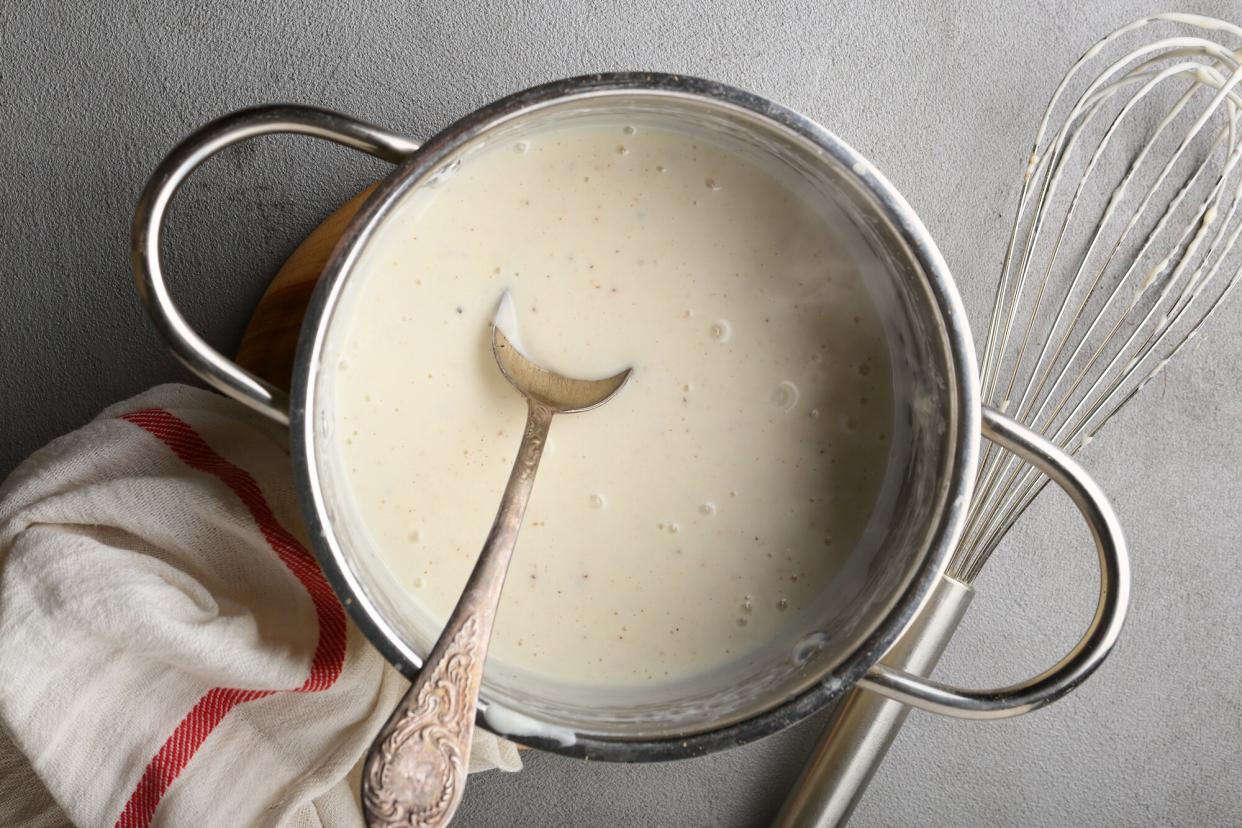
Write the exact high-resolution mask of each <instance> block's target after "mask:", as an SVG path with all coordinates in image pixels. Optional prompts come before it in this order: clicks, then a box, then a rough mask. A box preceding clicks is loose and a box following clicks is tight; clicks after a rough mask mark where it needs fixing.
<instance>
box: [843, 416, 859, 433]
mask: <svg viewBox="0 0 1242 828" xmlns="http://www.w3.org/2000/svg"><path fill="white" fill-rule="evenodd" d="M857 428H858V420H856V419H855V418H853V417H846V418H845V430H846V431H854V430H855V429H857Z"/></svg>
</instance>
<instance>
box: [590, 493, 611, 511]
mask: <svg viewBox="0 0 1242 828" xmlns="http://www.w3.org/2000/svg"><path fill="white" fill-rule="evenodd" d="M587 505H588V506H590V507H591V508H592V509H603V508H604V507H605V506H607V505H608V501H606V500H604V496H603V495H602V494H600V493H598V492H596V493H595V494H592V495H591V496H590V497H588V498H587Z"/></svg>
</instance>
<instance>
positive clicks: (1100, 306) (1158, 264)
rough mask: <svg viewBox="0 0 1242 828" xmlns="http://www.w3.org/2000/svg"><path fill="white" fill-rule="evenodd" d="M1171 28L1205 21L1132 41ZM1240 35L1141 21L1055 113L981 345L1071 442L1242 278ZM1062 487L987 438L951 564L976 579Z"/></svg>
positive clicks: (1033, 165)
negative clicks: (1028, 515) (1240, 245)
mask: <svg viewBox="0 0 1242 828" xmlns="http://www.w3.org/2000/svg"><path fill="white" fill-rule="evenodd" d="M1170 25H1171V26H1175V27H1178V28H1179V29H1181V30H1182V31H1183V32H1184V31H1185V30H1190V31H1191V32H1193V33H1191V34H1186V33H1179V34H1177V35H1173V36H1167V37H1163V38H1160V39H1156V40H1151V41H1148V42H1145V43H1143V44H1142V45H1140V46H1138V47H1137V48H1134V49H1132V50H1130V51H1124V50H1123V49H1122V48H1121V47H1122V43H1123V42H1124V41H1125V40H1127V39H1128V38H1129V37H1131V36H1133V35H1134V33H1136V32H1139V31H1140V30H1144V29H1146V28H1148V27H1152V26H1170ZM1207 34H1211V35H1217V36H1219V35H1221V34H1223V35H1225V36H1227V37H1230V38H1234V39H1236V41H1237V42H1234V43H1233V44H1232V46H1227V45H1223V44H1221V43H1218V42H1216V40H1214V39H1210V38H1209V37H1206V36H1205V35H1207ZM1239 46H1242V28H1239V27H1237V26H1233V25H1231V24H1228V23H1225V22H1223V21H1219V20H1214V19H1211V18H1206V17H1198V16H1195V15H1185V14H1161V15H1156V16H1153V17H1149V18H1145V19H1143V20H1140V21H1137V22H1135V23H1133V24H1131V25H1129V26H1126V27H1125V28H1123V29H1120V30H1118V31H1116V32H1114V33H1113V34H1110V35H1109V36H1107V37H1105V38H1104V39H1102V40H1101V41H1099V42H1098V43H1097V44H1096V45H1095V46H1093V47H1091V49H1089V50H1088V51H1087V52H1086V53H1085V54H1084V55H1083V57H1082V58H1081V59H1080V60H1079V61H1078V62H1077V63H1076V64H1075V65H1074V66H1073V67H1072V68H1071V69H1070V71H1069V73H1068V74H1067V75H1066V76H1065V78H1064V80H1062V82H1061V84H1060V85H1059V86H1058V87H1057V90H1056V92H1055V93H1054V94H1053V97H1052V100H1051V102H1050V103H1049V106H1048V110H1047V112H1046V113H1045V114H1044V118H1043V120H1042V122H1041V123H1040V126H1039V130H1038V132H1037V133H1036V138H1035V143H1034V147H1033V148H1032V151H1031V156H1030V161H1029V163H1028V165H1027V168H1026V173H1025V176H1024V181H1023V185H1022V190H1021V194H1020V196H1019V199H1018V210H1017V213H1016V215H1015V217H1014V224H1013V231H1012V235H1011V237H1010V241H1009V246H1008V249H1007V251H1006V254H1005V260H1004V265H1003V268H1002V271H1001V278H1000V282H999V284H998V285H997V290H996V298H995V303H994V306H993V310H992V317H991V321H990V323H989V325H988V331H987V339H986V341H985V345H984V348H983V355H984V356H983V365H982V377H981V380H982V392H983V399H984V401H985V402H987V403H988V404H990V405H993V406H994V407H996V408H999V409H1000V410H1001V411H1003V412H1005V413H1007V414H1008V415H1009V416H1010V417H1013V418H1014V419H1016V420H1018V421H1019V422H1021V423H1023V424H1025V425H1026V426H1028V427H1029V428H1032V429H1034V430H1035V431H1037V432H1040V433H1041V434H1043V435H1044V436H1045V437H1047V438H1048V439H1050V440H1051V441H1052V442H1054V443H1056V444H1057V445H1059V446H1061V447H1063V448H1065V449H1067V450H1068V451H1070V452H1071V453H1076V452H1078V451H1079V450H1081V449H1082V448H1083V447H1084V446H1086V445H1087V444H1088V443H1089V442H1090V441H1091V439H1092V438H1093V437H1094V436H1095V434H1096V433H1097V432H1098V431H1099V430H1100V428H1101V427H1102V426H1103V425H1104V424H1105V423H1107V422H1108V421H1109V420H1110V419H1111V418H1112V417H1113V416H1114V415H1115V414H1116V413H1117V412H1118V411H1119V410H1120V409H1121V408H1122V407H1123V406H1125V405H1126V404H1127V403H1128V402H1129V401H1130V400H1131V399H1133V398H1134V396H1135V395H1136V394H1138V392H1139V391H1141V390H1142V389H1143V387H1144V386H1146V385H1147V384H1148V383H1149V382H1151V380H1152V379H1153V378H1154V377H1155V376H1157V375H1158V374H1159V373H1160V371H1161V370H1163V368H1164V367H1165V365H1166V364H1167V363H1168V361H1169V359H1170V357H1172V356H1173V354H1175V353H1176V352H1177V351H1178V350H1179V349H1181V348H1182V347H1183V346H1184V345H1186V344H1187V343H1188V342H1190V341H1191V340H1192V339H1193V338H1194V337H1195V335H1196V334H1197V333H1198V332H1199V329H1200V327H1201V326H1202V325H1203V323H1204V322H1205V321H1206V320H1207V319H1208V317H1210V316H1211V315H1212V314H1213V313H1214V312H1215V311H1216V309H1217V308H1218V307H1220V304H1221V302H1222V301H1223V300H1224V298H1225V297H1226V295H1228V294H1229V292H1230V291H1232V290H1233V288H1234V286H1235V285H1236V284H1237V282H1238V278H1239V275H1242V269H1239V261H1238V258H1239V257H1238V256H1237V255H1236V254H1237V250H1236V242H1237V240H1238V236H1239V233H1240V232H1242V221H1239V220H1238V219H1239V209H1238V208H1239V201H1242V164H1240V163H1239V158H1242V131H1240V130H1239V123H1238V119H1239V117H1240V116H1242V96H1240V93H1239V89H1238V85H1239V81H1240V80H1242V51H1235V50H1238V49H1239ZM1119 52H1120V54H1118V53H1119ZM1101 65H1102V66H1103V67H1104V68H1103V69H1102V71H1101V72H1100V74H1099V75H1097V76H1096V77H1094V79H1091V80H1090V81H1089V82H1086V83H1085V86H1083V82H1082V78H1083V77H1084V76H1086V75H1087V69H1088V68H1089V67H1093V66H1101ZM1076 87H1081V89H1080V91H1078V93H1077V97H1073V92H1072V91H1071V90H1073V89H1075V88H1076ZM1056 123H1060V124H1061V126H1059V127H1057V128H1055V130H1054V129H1052V128H1050V126H1049V125H1050V124H1056ZM1046 483H1047V480H1046V479H1045V478H1043V477H1041V476H1040V475H1039V474H1038V473H1037V472H1035V471H1034V470H1033V469H1032V468H1031V467H1029V466H1026V465H1023V464H1021V463H1019V462H1017V461H1016V460H1014V459H1013V457H1012V455H1007V454H1005V453H1003V452H1000V451H997V450H995V449H994V447H992V446H991V445H988V446H987V447H986V449H985V450H984V453H983V456H982V459H981V462H980V468H979V477H978V483H977V485H976V490H975V499H974V500H973V502H972V504H971V509H970V511H969V514H968V517H967V523H966V529H965V533H964V535H963V538H962V541H961V543H960V544H959V546H958V549H957V551H956V552H955V553H954V556H953V559H952V562H951V563H950V570H949V574H950V575H952V576H954V577H956V578H958V579H959V580H962V581H965V582H967V583H970V582H972V581H973V580H974V579H975V577H976V576H977V575H978V574H979V571H980V568H981V567H982V566H983V565H984V564H985V563H986V562H987V560H988V557H989V556H990V555H991V553H992V552H993V551H994V550H995V549H996V547H997V546H998V544H999V543H1000V541H1001V539H1002V538H1003V537H1004V536H1005V534H1006V533H1007V532H1008V531H1009V529H1010V528H1011V527H1012V526H1013V525H1014V522H1015V521H1016V520H1017V519H1018V517H1019V516H1020V515H1021V514H1022V513H1023V511H1025V510H1026V508H1027V507H1028V506H1029V505H1030V504H1031V502H1032V501H1033V500H1034V499H1035V497H1036V496H1037V495H1038V494H1039V492H1040V491H1041V490H1042V489H1043V487H1044V486H1045V485H1046Z"/></svg>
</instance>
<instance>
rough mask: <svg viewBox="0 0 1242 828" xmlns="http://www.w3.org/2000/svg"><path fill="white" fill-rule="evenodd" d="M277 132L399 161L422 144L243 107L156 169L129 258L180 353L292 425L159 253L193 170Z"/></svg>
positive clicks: (145, 297) (342, 119)
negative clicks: (221, 346)
mask: <svg viewBox="0 0 1242 828" xmlns="http://www.w3.org/2000/svg"><path fill="white" fill-rule="evenodd" d="M280 132H284V133H295V134H298V135H310V136H312V137H315V138H323V139H326V140H328V141H332V142H333V143H336V144H341V145H342V146H346V147H352V148H354V149H357V150H361V151H363V152H365V153H368V154H370V155H374V156H375V157H377V158H382V159H384V160H385V161H391V162H392V163H394V164H396V163H398V162H400V161H401V160H402V159H404V158H405V157H406V156H408V155H409V154H410V153H412V152H414V151H415V150H416V149H418V144H416V143H414V142H413V141H411V140H409V139H408V138H403V137H401V136H400V135H396V134H393V133H391V132H387V131H385V130H383V129H380V128H379V127H376V126H372V125H371V124H367V123H364V122H362V121H358V120H355V119H353V118H350V117H347V116H345V115H341V114H338V113H336V112H329V111H328V110H326V109H317V108H315V107H311V106H296V105H292V104H277V105H272V106H259V107H254V108H252V109H242V110H239V111H237V112H234V113H232V114H231V115H226V116H224V117H223V118H220V119H218V120H215V121H212V122H211V123H209V124H207V125H206V126H204V127H203V128H202V129H199V130H198V131H197V132H195V133H193V134H192V135H190V136H189V137H188V138H186V139H185V140H184V141H182V142H181V143H180V144H178V145H177V147H176V148H175V149H174V150H173V151H172V152H170V153H169V154H168V157H167V158H165V159H164V161H163V162H162V163H161V164H160V165H159V167H157V168H156V170H155V172H154V173H152V175H151V178H150V180H148V181H147V186H146V187H145V188H143V191H142V195H141V197H139V199H138V206H137V208H136V209H135V211H134V225H133V232H132V236H131V242H130V259H131V263H132V266H133V270H134V281H135V282H136V283H137V286H138V296H139V297H140V298H141V299H142V303H143V304H144V305H145V306H146V309H147V313H148V314H149V315H150V316H151V319H152V321H154V322H155V327H156V328H157V329H158V330H159V332H160V335H161V336H163V337H164V339H165V340H166V341H167V342H168V344H169V346H170V347H171V348H172V351H173V353H174V354H175V355H176V357H177V358H178V359H179V360H181V362H182V363H184V364H185V366H186V367H187V368H189V369H190V370H191V371H193V372H194V373H195V374H197V375H198V376H199V377H201V378H202V379H203V380H204V381H206V382H207V383H208V384H209V385H211V386H213V387H214V388H216V389H218V390H219V391H222V392H223V393H225V394H227V395H228V396H230V397H232V398H233V399H235V400H238V401H239V402H242V403H244V404H246V405H248V406H250V407H251V408H253V409H255V410H256V411H259V412H260V413H262V414H265V415H267V416H268V417H271V418H272V419H273V420H276V421H277V422H278V423H281V424H283V425H288V424H289V397H288V395H287V394H285V392H284V391H282V390H281V389H279V388H277V387H275V386H274V385H271V384H270V383H267V382H264V381H263V380H261V379H259V378H258V377H256V376H254V375H253V374H251V373H250V372H248V371H246V370H245V369H243V368H242V367H240V366H239V365H237V363H235V362H233V361H232V360H230V359H229V358H227V357H225V356H224V355H223V354H221V353H220V352H219V351H217V350H216V349H214V348H212V347H211V346H210V345H208V344H207V343H206V342H205V341H204V340H203V338H202V337H201V336H199V335H198V333H197V332H196V331H195V330H194V329H193V328H191V327H190V324H189V323H188V322H187V321H186V320H185V317H183V316H182V315H181V312H180V311H179V310H178V309H177V305H176V303H175V302H173V299H172V295H171V294H169V292H168V285H167V283H166V282H165V281H164V269H163V263H162V260H161V257H160V233H161V231H162V230H163V226H164V214H165V213H166V212H167V211H168V205H169V203H170V202H171V201H172V198H173V196H174V195H176V193H177V190H178V189H180V187H181V185H182V183H184V182H185V180H186V179H187V178H188V177H189V176H190V173H192V172H194V170H195V169H196V168H197V167H198V165H199V164H202V163H203V162H204V161H206V160H207V159H208V158H210V157H211V156H213V155H215V154H216V153H217V152H219V151H220V150H222V149H224V148H225V147H228V146H231V145H233V144H237V143H240V142H241V141H245V140H247V139H249V138H255V137H258V136H260V135H270V134H272V133H280Z"/></svg>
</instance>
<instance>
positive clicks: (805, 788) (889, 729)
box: [772, 576, 975, 828]
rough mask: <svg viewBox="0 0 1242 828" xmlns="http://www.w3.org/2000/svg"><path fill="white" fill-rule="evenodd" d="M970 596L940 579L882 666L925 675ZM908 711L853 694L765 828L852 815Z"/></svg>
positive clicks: (813, 824)
mask: <svg viewBox="0 0 1242 828" xmlns="http://www.w3.org/2000/svg"><path fill="white" fill-rule="evenodd" d="M974 594H975V591H974V589H973V588H972V587H971V586H969V585H968V584H964V583H962V582H961V581H958V580H955V579H953V578H950V577H947V576H946V577H944V578H941V579H940V581H939V583H937V584H936V588H935V590H933V591H932V595H931V598H929V599H928V600H927V605H926V606H924V607H923V609H922V611H920V612H919V614H918V617H917V618H916V619H915V620H914V623H913V624H912V625H911V626H910V628H909V629H908V630H906V632H905V634H904V635H902V637H901V639H900V640H898V642H897V643H896V644H894V645H893V647H892V649H890V650H889V651H888V653H887V654H885V656H884V659H883V663H884V664H886V665H888V666H890V667H893V668H896V669H901V670H909V671H912V672H914V673H917V674H919V675H923V676H926V675H929V674H930V673H931V671H932V669H933V668H935V666H936V662H938V661H939V660H940V656H941V654H942V653H943V652H944V648H945V647H946V646H947V645H948V643H949V639H951V638H952V637H953V633H954V632H956V630H957V628H958V625H959V624H960V623H961V621H962V616H963V615H965V613H966V608H967V607H968V606H970V599H971V598H972V597H974ZM909 713H910V708H909V707H907V706H906V705H904V704H902V703H901V702H896V701H893V700H892V699H886V698H884V697H883V696H881V695H879V694H878V693H871V692H868V691H866V690H859V689H854V690H852V691H850V693H849V694H848V695H847V696H846V697H845V699H844V700H842V701H841V703H840V704H838V705H837V707H836V709H835V710H834V711H833V714H832V718H831V719H830V720H829V722H828V726H827V728H825V730H824V733H823V735H822V736H821V737H820V740H819V743H818V744H817V745H816V746H815V750H814V752H813V753H812V754H811V758H810V760H809V761H808V762H807V765H806V768H805V769H804V770H803V771H802V775H801V776H800V777H799V778H798V781H797V782H796V783H795V784H794V786H793V788H792V789H791V790H790V793H789V796H788V797H787V798H786V799H785V804H784V805H783V806H782V807H781V811H780V813H779V814H777V816H776V820H775V821H774V822H773V823H772V824H773V828H828V827H829V826H833V825H842V824H844V823H845V821H846V820H848V819H849V818H850V814H852V813H853V812H854V806H856V805H857V804H858V801H859V800H860V799H861V798H862V795H863V793H864V792H865V791H866V789H867V785H868V784H870V782H871V777H872V776H873V775H874V774H875V772H876V770H877V769H878V768H879V767H880V763H881V762H883V761H884V757H885V755H887V754H888V749H889V746H891V745H892V743H893V739H895V738H896V737H897V733H898V732H899V731H900V730H901V728H902V726H903V725H904V724H905V721H906V716H907V715H909Z"/></svg>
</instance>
